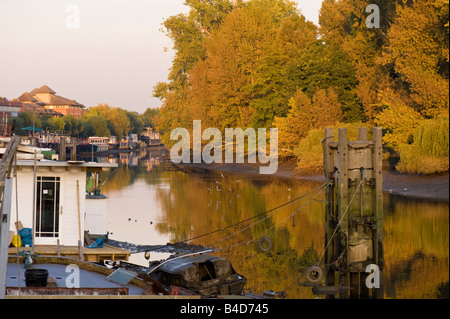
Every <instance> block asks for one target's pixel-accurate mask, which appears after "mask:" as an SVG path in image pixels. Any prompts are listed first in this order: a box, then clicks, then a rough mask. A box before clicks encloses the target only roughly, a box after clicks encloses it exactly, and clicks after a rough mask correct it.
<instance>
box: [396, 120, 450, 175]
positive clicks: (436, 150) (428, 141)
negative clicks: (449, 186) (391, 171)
mask: <svg viewBox="0 0 450 319" xmlns="http://www.w3.org/2000/svg"><path fill="white" fill-rule="evenodd" d="M448 121H449V117H448V115H443V116H440V117H437V118H435V119H432V120H425V121H423V123H422V124H421V125H420V126H418V127H417V128H416V129H415V130H414V134H413V142H412V143H411V144H406V143H404V144H401V145H400V162H399V164H398V165H397V167H396V168H397V170H399V171H401V172H407V173H422V174H430V173H441V172H446V171H448V169H449V154H448V153H449V122H448Z"/></svg>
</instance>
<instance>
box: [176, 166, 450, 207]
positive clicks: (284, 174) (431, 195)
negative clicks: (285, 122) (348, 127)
mask: <svg viewBox="0 0 450 319" xmlns="http://www.w3.org/2000/svg"><path fill="white" fill-rule="evenodd" d="M177 166H178V167H179V168H181V169H183V170H187V171H190V170H191V171H202V170H209V171H222V172H227V173H236V174H249V175H259V166H258V165H257V164H247V163H245V164H215V163H213V164H205V163H200V164H177ZM274 176H276V177H281V178H293V179H298V180H310V181H317V182H324V181H325V177H324V176H323V175H309V176H305V175H299V174H298V173H297V172H296V170H295V161H288V162H280V163H279V165H278V170H277V172H276V173H275V174H274ZM383 190H384V191H385V192H388V193H390V194H392V195H398V196H403V197H410V198H417V199H424V200H430V201H438V202H449V173H448V172H447V173H445V174H435V175H413V174H402V173H399V172H397V171H384V172H383Z"/></svg>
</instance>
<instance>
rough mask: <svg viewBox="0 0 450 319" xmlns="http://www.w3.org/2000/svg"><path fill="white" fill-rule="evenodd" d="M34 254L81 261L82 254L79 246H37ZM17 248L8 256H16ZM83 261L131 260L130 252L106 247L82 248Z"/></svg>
mask: <svg viewBox="0 0 450 319" xmlns="http://www.w3.org/2000/svg"><path fill="white" fill-rule="evenodd" d="M19 250H20V251H30V250H31V247H20V248H19ZM34 252H35V253H36V254H37V255H40V256H62V257H70V258H74V259H79V256H80V252H79V250H78V247H77V246H59V251H58V246H56V245H36V246H35V247H34ZM16 254H17V247H9V249H8V255H10V256H11V255H16ZM82 254H83V260H84V261H88V262H101V261H103V260H113V261H117V260H127V261H128V260H129V257H130V251H128V250H125V249H122V248H117V247H113V246H110V245H104V246H103V247H102V248H87V247H82Z"/></svg>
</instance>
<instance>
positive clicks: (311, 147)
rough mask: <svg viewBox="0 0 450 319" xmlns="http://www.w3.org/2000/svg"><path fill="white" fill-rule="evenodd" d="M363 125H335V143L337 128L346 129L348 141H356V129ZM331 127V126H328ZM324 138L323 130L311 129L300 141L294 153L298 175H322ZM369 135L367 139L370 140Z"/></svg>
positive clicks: (358, 123)
mask: <svg viewBox="0 0 450 319" xmlns="http://www.w3.org/2000/svg"><path fill="white" fill-rule="evenodd" d="M364 126H365V125H364V124H363V123H361V122H355V123H336V125H334V126H333V128H334V139H335V141H337V136H338V128H347V132H348V140H349V141H357V140H358V134H359V132H358V129H359V128H360V127H364ZM330 127H331V126H330ZM324 138H325V131H324V130H323V129H312V130H310V131H309V133H308V135H307V136H306V137H305V138H303V139H301V140H300V143H299V144H298V147H297V148H295V150H294V153H295V155H296V156H297V159H298V163H297V170H298V172H299V173H300V174H320V173H323V148H322V140H323V139H324ZM370 138H371V137H370V134H369V139H370Z"/></svg>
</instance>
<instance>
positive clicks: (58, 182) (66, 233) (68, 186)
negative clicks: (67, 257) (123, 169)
mask: <svg viewBox="0 0 450 319" xmlns="http://www.w3.org/2000/svg"><path fill="white" fill-rule="evenodd" d="M17 167H18V169H17V189H18V192H17V202H18V220H19V221H20V222H21V223H22V225H23V227H25V228H31V229H32V228H33V211H34V210H33V206H34V205H35V223H34V236H35V237H34V244H35V245H56V244H57V240H58V239H59V244H60V245H64V246H77V245H78V241H79V240H80V241H81V243H82V245H84V230H89V228H90V226H89V220H92V218H94V219H95V218H96V217H95V216H94V217H92V216H90V214H89V212H93V214H94V215H95V214H97V215H98V213H97V212H96V208H95V207H94V208H90V207H89V206H90V204H87V201H86V173H87V172H89V171H96V172H98V171H101V170H102V169H103V168H112V167H117V164H110V163H93V162H70V161H69V162H58V161H51V160H40V161H36V180H35V179H34V161H32V160H18V161H17ZM14 183H15V179H13V187H12V189H13V192H12V201H11V203H12V205H11V220H12V221H16V192H15V189H16V188H15V187H16V186H15V184H14ZM33 192H35V195H34V196H33ZM93 201H94V200H93ZM100 202H101V205H104V204H105V202H106V201H105V200H100ZM100 202H98V201H96V200H95V201H94V205H97V204H100ZM103 215H104V216H102V218H100V219H98V218H97V220H96V222H97V226H96V227H97V228H96V230H97V229H98V230H99V231H106V208H105V212H104V213H103ZM97 217H98V216H97ZM102 222H103V223H104V224H103V225H102V224H101V223H102ZM86 228H88V229H86ZM10 229H11V231H14V232H16V229H15V224H14V222H12V223H11V224H10Z"/></svg>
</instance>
